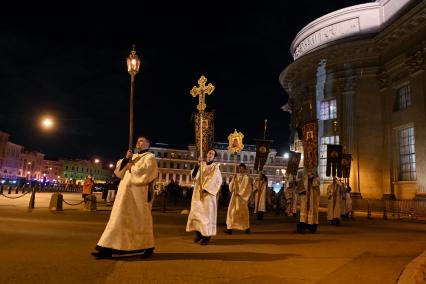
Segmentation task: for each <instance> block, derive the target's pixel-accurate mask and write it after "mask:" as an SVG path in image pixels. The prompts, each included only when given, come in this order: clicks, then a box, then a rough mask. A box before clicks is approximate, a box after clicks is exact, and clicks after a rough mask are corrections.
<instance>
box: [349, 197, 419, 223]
mask: <svg viewBox="0 0 426 284" xmlns="http://www.w3.org/2000/svg"><path fill="white" fill-rule="evenodd" d="M352 209H353V210H354V211H364V212H367V216H368V217H371V214H372V213H380V214H383V218H384V219H387V218H388V217H389V218H396V219H401V218H410V219H415V218H417V217H426V200H381V199H352Z"/></svg>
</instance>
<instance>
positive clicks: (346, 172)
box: [342, 154, 352, 179]
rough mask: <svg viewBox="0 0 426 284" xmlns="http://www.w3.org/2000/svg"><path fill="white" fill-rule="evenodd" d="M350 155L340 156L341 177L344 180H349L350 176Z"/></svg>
mask: <svg viewBox="0 0 426 284" xmlns="http://www.w3.org/2000/svg"><path fill="white" fill-rule="evenodd" d="M351 161H352V155H351V154H343V156H342V175H343V177H344V178H347V179H348V178H349V177H350V175H351Z"/></svg>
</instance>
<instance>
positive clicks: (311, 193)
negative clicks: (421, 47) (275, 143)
mask: <svg viewBox="0 0 426 284" xmlns="http://www.w3.org/2000/svg"><path fill="white" fill-rule="evenodd" d="M300 182H301V183H303V184H302V185H301V188H303V190H302V191H301V192H299V198H300V220H299V224H298V225H297V231H298V232H299V233H302V232H303V231H304V230H305V229H308V230H309V231H311V232H312V233H315V232H316V231H317V226H318V223H319V222H318V208H319V201H320V179H319V177H318V175H317V174H316V173H312V171H308V172H307V173H306V175H304V177H303V180H301V181H300Z"/></svg>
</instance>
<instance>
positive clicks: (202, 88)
mask: <svg viewBox="0 0 426 284" xmlns="http://www.w3.org/2000/svg"><path fill="white" fill-rule="evenodd" d="M206 83H207V78H206V77H204V75H202V76H201V77H200V79H198V87H196V86H193V87H192V89H191V91H190V94H191V95H192V96H193V97H194V98H195V97H196V96H198V105H197V109H198V111H199V114H200V130H199V134H200V140H199V142H200V156H199V157H200V176H199V191H200V200H203V199H204V197H203V194H202V191H203V188H202V185H203V184H204V183H203V163H202V162H203V114H204V110H205V109H206V106H207V105H206V103H205V95H206V94H207V95H211V94H212V93H213V91H214V86H213V84H212V83H209V84H208V85H207V86H206Z"/></svg>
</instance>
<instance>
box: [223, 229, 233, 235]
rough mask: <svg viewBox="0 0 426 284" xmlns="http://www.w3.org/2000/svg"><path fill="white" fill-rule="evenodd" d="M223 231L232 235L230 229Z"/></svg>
mask: <svg viewBox="0 0 426 284" xmlns="http://www.w3.org/2000/svg"><path fill="white" fill-rule="evenodd" d="M223 232H224V233H225V234H228V235H232V229H225V230H224V231H223Z"/></svg>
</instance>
